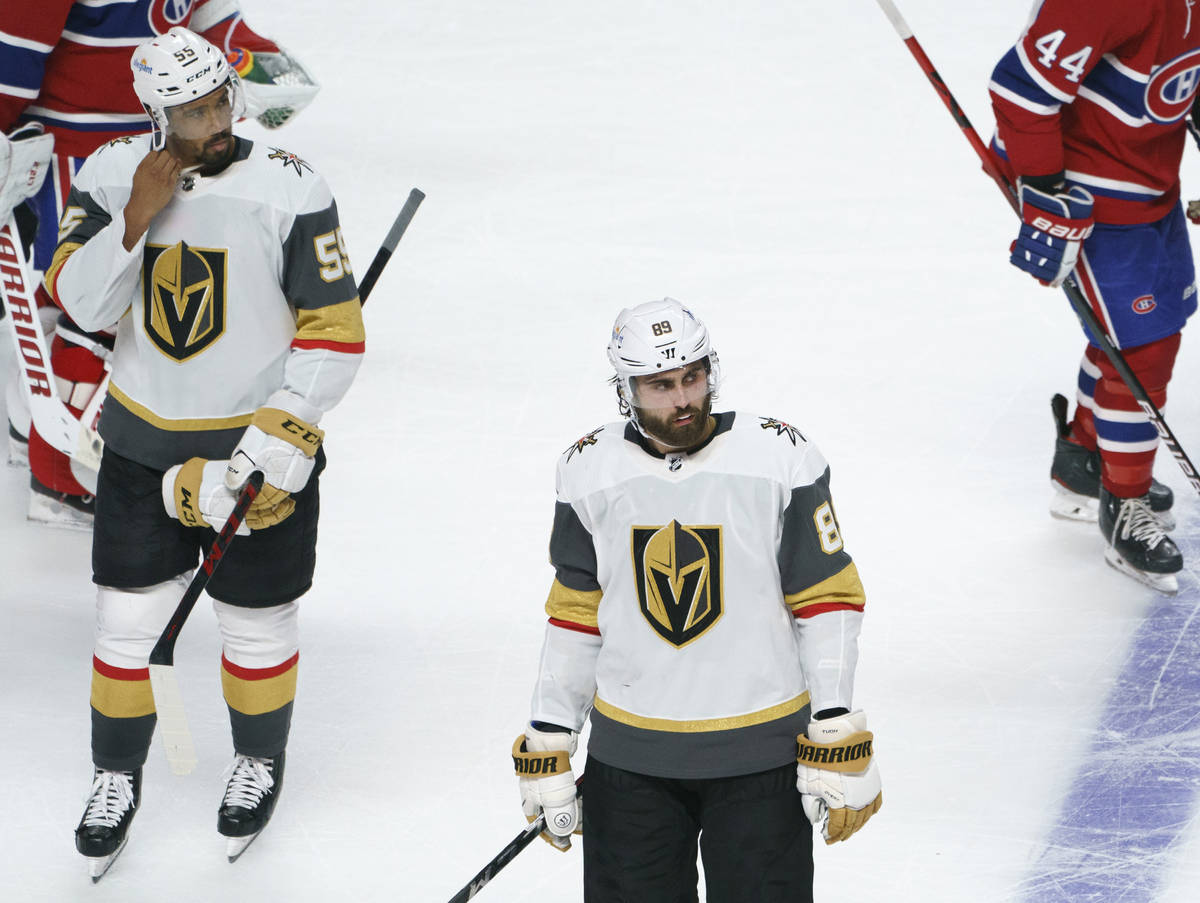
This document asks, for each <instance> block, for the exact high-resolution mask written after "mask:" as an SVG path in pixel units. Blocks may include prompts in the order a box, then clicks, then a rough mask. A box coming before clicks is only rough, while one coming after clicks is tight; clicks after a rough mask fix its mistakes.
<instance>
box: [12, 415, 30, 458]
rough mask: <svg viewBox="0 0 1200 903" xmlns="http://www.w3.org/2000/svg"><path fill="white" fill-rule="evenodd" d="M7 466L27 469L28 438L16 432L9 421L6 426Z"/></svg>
mask: <svg viewBox="0 0 1200 903" xmlns="http://www.w3.org/2000/svg"><path fill="white" fill-rule="evenodd" d="M8 466H9V467H25V468H27V467H29V437H28V436H22V435H21V434H20V433H19V432H17V428H16V427H15V426H13V425H12V422H11V421H9V424H8Z"/></svg>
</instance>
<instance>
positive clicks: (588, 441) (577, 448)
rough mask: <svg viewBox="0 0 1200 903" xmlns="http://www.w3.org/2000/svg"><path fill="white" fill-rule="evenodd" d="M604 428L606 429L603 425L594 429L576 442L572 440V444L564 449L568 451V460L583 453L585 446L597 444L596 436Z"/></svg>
mask: <svg viewBox="0 0 1200 903" xmlns="http://www.w3.org/2000/svg"><path fill="white" fill-rule="evenodd" d="M603 429H604V427H602V426H601V427H597V428H596V429H594V430H592V431H591V432H590V433H588V434H587V435H586V436H584V437H583V438H582V439H579V440H577V441H575V442H572V443H571V444H570V445H568V446H567V447H566V448H565V449H564V451H565V452H566V453H567V460H568V461H570V460H571V459H572V458H574V457H575V456H576V455H577V454H582V452H583V450H584V449H585V448H587V447H588V446H589V445H595V444H596V436H597V435H599V433H600V431H601V430H603Z"/></svg>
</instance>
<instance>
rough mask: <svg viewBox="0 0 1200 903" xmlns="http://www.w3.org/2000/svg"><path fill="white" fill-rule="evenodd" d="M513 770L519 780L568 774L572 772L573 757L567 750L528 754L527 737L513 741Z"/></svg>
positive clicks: (520, 737)
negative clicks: (526, 748)
mask: <svg viewBox="0 0 1200 903" xmlns="http://www.w3.org/2000/svg"><path fill="white" fill-rule="evenodd" d="M512 757H513V768H514V769H516V772H517V777H519V778H544V777H547V776H548V775H552V774H566V773H567V772H568V771H570V770H571V757H570V756H569V755H567V751H566V750H565V749H559V750H553V751H547V752H526V750H525V735H524V734H521V735H520V736H519V737H517V739H516V740H514V741H513V748H512Z"/></svg>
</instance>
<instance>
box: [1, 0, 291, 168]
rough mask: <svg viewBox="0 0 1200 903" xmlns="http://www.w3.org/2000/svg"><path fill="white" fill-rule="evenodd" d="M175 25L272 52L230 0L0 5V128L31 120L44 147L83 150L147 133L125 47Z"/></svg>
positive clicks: (222, 44) (227, 43)
mask: <svg viewBox="0 0 1200 903" xmlns="http://www.w3.org/2000/svg"><path fill="white" fill-rule="evenodd" d="M175 25H183V26H187V27H190V28H192V29H193V30H194V31H198V32H200V33H202V34H203V35H204V36H205V37H206V38H207V39H208V40H209V41H211V42H212V43H213V44H216V45H217V47H218V48H219V49H221V50H223V51H228V50H229V49H230V48H231V46H238V47H246V48H249V49H250V50H252V51H259V50H261V51H276V50H278V48H277V47H276V46H275V45H274V44H272V43H271V42H270V41H266V40H264V39H262V38H260V37H258V36H257V35H255V34H254V33H253V32H252V31H250V29H249V28H247V27H246V25H245V24H244V23H243V22H242V17H241V11H240V9H239V8H238V5H237V3H236V0H126V2H122V0H107V2H104V3H97V2H94V0H93V2H82V0H81V2H75V0H17V2H8V3H0V130H2V131H8V130H9V129H10V128H11V127H12V126H13V125H14V124H15V123H16V122H19V121H24V120H37V121H39V122H43V123H45V125H46V130H47V131H49V132H52V133H53V134H54V136H55V139H54V140H55V144H54V150H55V152H56V153H58V154H63V155H66V156H71V157H86V156H88V155H89V154H90V153H91V152H92V151H94V150H96V149H97V148H98V147H100V146H101V145H102V144H104V142H106V141H109V140H110V139H112V138H115V137H117V136H119V135H129V134H133V133H137V132H148V131H149V130H150V120H149V119H148V118H147V116H146V114H145V112H144V111H143V110H142V105H141V104H140V103H139V102H138V99H137V96H136V95H135V94H134V93H133V78H132V76H131V75H130V72H129V58H130V56H131V54H132V53H133V48H134V47H136V46H137V45H138V44H141V43H143V42H144V41H147V40H149V39H150V38H152V37H154V36H155V35H158V34H163V33H165V32H166V31H167V30H168V29H169V28H171V27H172V26H175Z"/></svg>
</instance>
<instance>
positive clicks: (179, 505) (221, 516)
mask: <svg viewBox="0 0 1200 903" xmlns="http://www.w3.org/2000/svg"><path fill="white" fill-rule="evenodd" d="M224 477H225V462H224V461H206V460H204V458H191V459H189V460H188V461H187V462H186V463H184V464H176V465H175V466H174V467H172V468H171V469H170V470H168V471H167V472H166V473H165V474H163V479H162V497H163V506H164V507H165V508H166V509H167V514H169V515H171V517H174V518H176V519H177V520H178V521H179V522H180V523H181V524H183V525H184V526H185V527H204V526H208V527H212V528H213V529H214V530H220V529H221V528H222V527H223V526H225V521H227V520H228V519H229V515H231V514H232V513H233V509H234V506H235V505H236V504H237V493H236V492H234V491H233V490H231V489H230V488H229V487H228V486H226V485H225V479H224ZM237 532H238V535H239V536H249V535H250V518H249V517H248V516H247V517H246V518H245V519H244V520H243V521H242V522H241V523H240V524H238V529H237Z"/></svg>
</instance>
